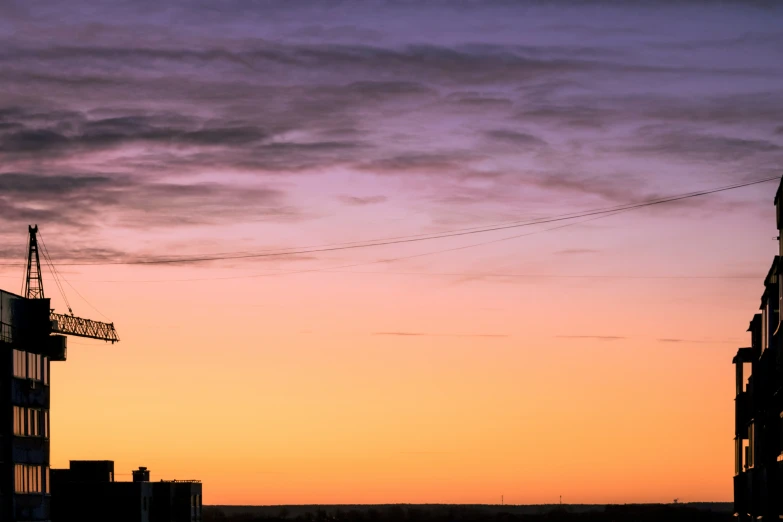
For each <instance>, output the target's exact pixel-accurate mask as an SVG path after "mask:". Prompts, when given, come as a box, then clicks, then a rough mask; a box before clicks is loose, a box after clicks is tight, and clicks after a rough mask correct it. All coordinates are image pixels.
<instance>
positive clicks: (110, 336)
mask: <svg viewBox="0 0 783 522" xmlns="http://www.w3.org/2000/svg"><path fill="white" fill-rule="evenodd" d="M28 232H29V235H30V237H29V240H28V243H27V245H28V246H27V270H26V277H25V284H24V297H26V298H27V299H44V289H43V278H42V277H41V258H40V256H39V253H38V252H39V250H38V236H37V235H38V225H30V226H29V227H28ZM50 263H51V260H50ZM52 270H54V269H53V268H52ZM49 320H50V322H51V325H52V333H58V334H64V335H73V336H76V337H87V338H90V339H99V340H101V341H106V342H110V343H112V344H114V343H116V342H118V341H119V340H120V337H119V335H118V334H117V330H115V329H114V323H102V322H100V321H93V320H92V319H83V318H81V317H76V316H74V315H73V313H71V314H70V315H66V314H56V313H54V310H51V311H50V312H49Z"/></svg>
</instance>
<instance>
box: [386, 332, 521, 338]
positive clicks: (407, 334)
mask: <svg viewBox="0 0 783 522" xmlns="http://www.w3.org/2000/svg"><path fill="white" fill-rule="evenodd" d="M372 335H380V336H391V337H478V338H482V337H486V338H503V337H508V335H507V334H460V333H432V332H373V334H372Z"/></svg>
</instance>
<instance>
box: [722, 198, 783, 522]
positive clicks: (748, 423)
mask: <svg viewBox="0 0 783 522" xmlns="http://www.w3.org/2000/svg"><path fill="white" fill-rule="evenodd" d="M775 207H776V210H777V228H778V242H779V254H780V255H778V256H776V257H775V259H774V261H773V263H772V267H771V268H770V269H769V272H768V273H767V277H766V279H765V280H764V293H763V294H762V296H761V307H760V309H761V313H758V314H756V315H754V316H753V319H752V320H751V322H750V327H749V328H748V331H749V332H750V333H751V345H750V346H749V347H746V348H740V349H739V350H738V351H737V355H736V356H735V357H734V360H733V362H734V364H735V366H736V368H735V371H736V398H735V426H734V514H735V516H736V517H737V518H738V519H739V520H740V521H744V520H780V519H782V518H783V480H782V479H783V348H781V342H782V340H783V331H781V315H780V309H781V308H780V305H781V301H783V282H782V281H781V268H782V267H781V259H783V257H781V256H783V240H781V238H780V235H781V231H783V215H782V212H783V208H782V207H783V182H781V185H780V187H779V188H778V191H777V194H776V196H775Z"/></svg>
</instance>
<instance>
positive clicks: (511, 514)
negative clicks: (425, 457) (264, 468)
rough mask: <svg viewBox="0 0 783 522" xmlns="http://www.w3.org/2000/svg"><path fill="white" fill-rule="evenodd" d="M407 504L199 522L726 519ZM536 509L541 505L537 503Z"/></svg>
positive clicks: (678, 513)
mask: <svg viewBox="0 0 783 522" xmlns="http://www.w3.org/2000/svg"><path fill="white" fill-rule="evenodd" d="M489 508H490V506H413V505H411V506H406V505H391V506H378V507H371V508H366V507H365V508H358V506H357V508H356V509H351V508H348V509H343V508H336V507H332V506H324V507H323V508H318V507H315V506H313V507H312V508H311V509H310V510H302V509H301V508H299V509H297V508H294V507H293V506H292V507H291V508H288V507H280V508H272V507H264V508H253V507H248V508H238V507H233V506H232V507H210V506H205V507H204V510H203V514H202V521H203V522H217V521H221V522H256V521H259V522H260V521H263V522H560V521H563V522H570V521H578V522H661V521H666V522H730V521H733V520H734V517H733V516H732V513H731V512H730V511H728V510H727V509H726V504H714V505H711V504H698V505H696V504H694V505H687V504H679V505H676V504H633V505H622V506H611V505H610V506H598V507H592V508H590V507H588V506H578V507H577V506H574V507H573V508H571V507H570V506H562V507H560V506H552V507H547V508H546V509H539V510H538V512H520V511H529V510H526V509H525V506H518V507H517V506H507V507H506V508H505V509H504V508H503V507H501V506H492V509H489ZM539 508H540V507H539Z"/></svg>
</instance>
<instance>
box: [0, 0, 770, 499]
mask: <svg viewBox="0 0 783 522" xmlns="http://www.w3.org/2000/svg"><path fill="white" fill-rule="evenodd" d="M630 4H633V5H630ZM770 4H773V2H768V3H767V2H756V3H753V2H740V1H737V2H733V1H726V2H708V1H685V2H675V1H652V0H650V1H640V2H619V1H617V2H613V1H605V2H599V1H590V0H585V1H576V0H574V1H557V2H529V3H523V2H512V1H503V0H487V1H468V0H454V1H448V2H447V1H445V0H443V1H413V0H407V1H406V0H385V1H382V0H364V1H358V0H355V1H351V0H347V1H341V2H337V1H324V2H304V1H283V0H269V1H261V0H259V1H255V2H253V1H238V0H227V1H221V2H207V1H203V2H197V1H189V2H186V1H184V0H181V1H169V2H151V1H149V2H148V1H140V0H133V1H128V2H112V3H109V2H106V3H104V2H80V1H79V0H73V1H69V2H54V1H49V2H45V1H35V0H33V1H27V2H19V3H18V4H16V5H15V4H14V3H13V2H11V3H9V2H0V224H1V225H2V226H1V227H0V240H1V242H0V257H2V259H0V263H2V266H0V278H1V279H0V287H2V288H4V289H6V290H9V291H13V292H19V291H20V288H21V283H22V267H21V262H22V260H23V259H24V255H25V241H26V233H27V225H28V224H30V223H37V224H38V225H39V227H40V229H41V232H42V235H43V240H44V241H45V244H46V246H47V247H48V250H49V252H50V254H51V257H52V258H53V259H54V260H55V261H56V262H58V264H59V267H60V271H61V273H62V274H63V275H64V277H65V279H66V280H67V281H68V283H66V284H65V285H64V286H65V290H66V295H67V297H68V300H69V301H70V304H71V306H72V308H73V311H74V313H75V314H76V315H79V316H83V317H90V318H93V319H97V320H103V321H113V322H114V323H115V325H116V326H117V329H118V331H119V334H120V336H121V338H122V342H121V343H120V344H117V345H113V346H112V345H108V344H104V343H101V342H99V341H90V340H84V339H78V338H71V339H69V342H68V347H69V350H68V361H67V362H65V363H57V364H56V365H54V364H53V369H52V414H51V418H52V463H53V466H54V467H65V466H67V463H68V460H71V459H113V460H115V461H116V469H117V473H118V474H119V476H118V478H119V479H125V480H130V471H131V469H133V468H136V467H138V466H140V465H141V466H147V467H149V468H150V469H151V470H152V479H153V480H157V479H161V478H165V479H174V478H177V479H190V478H198V479H201V480H203V482H204V503H205V504H293V503H387V502H410V503H423V502H428V503H430V502H432V503H435V502H443V503H499V502H500V499H501V495H503V496H504V498H505V502H506V503H552V502H557V501H558V497H559V496H560V495H562V496H563V502H564V503H565V502H568V503H606V502H616V503H623V502H670V501H671V500H672V499H674V498H679V499H680V500H681V501H730V500H731V497H732V474H733V442H732V438H733V415H734V403H733V398H734V396H733V394H734V373H733V368H732V365H731V358H732V356H733V355H734V353H735V352H736V349H737V348H738V347H739V346H746V345H748V343H749V338H748V334H746V333H745V330H746V328H747V326H748V322H749V320H750V319H751V317H752V315H753V314H754V313H755V312H756V310H757V309H758V305H759V298H760V296H761V293H762V290H763V286H762V283H763V277H764V275H765V274H766V273H767V270H768V269H769V267H770V264H771V262H772V258H773V256H774V255H775V253H776V251H777V246H776V242H775V240H774V238H775V236H776V235H777V231H776V230H775V216H774V206H773V204H772V200H773V197H774V193H775V189H776V183H765V184H760V185H756V186H751V187H747V188H742V189H738V190H733V191H730V192H723V193H720V194H715V195H709V196H703V197H699V198H693V199H688V200H684V201H681V202H677V203H673V204H667V205H656V206H653V207H649V208H645V209H641V210H637V211H633V212H626V213H622V214H618V215H611V216H603V217H602V218H601V219H595V218H590V220H589V221H587V220H585V219H578V220H574V221H568V222H558V223H550V224H545V225H539V226H535V227H524V228H513V229H503V230H498V231H494V232H487V233H478V234H471V235H463V236H455V237H450V238H444V239H432V240H427V241H417V242H411V243H396V244H391V245H386V246H379V247H371V248H360V249H347V250H332V251H326V252H311V253H299V254H295V255H288V256H265V257H250V258H241V259H227V260H219V261H210V262H201V263H184V262H183V263H169V264H154V265H146V264H143V263H142V264H140V262H143V261H149V260H160V259H171V258H172V257H176V256H193V255H196V256H200V255H201V254H215V253H240V252H241V253H258V252H267V253H268V252H280V251H281V250H285V249H293V250H311V249H312V248H310V247H316V246H320V245H334V244H342V243H348V242H357V241H365V240H374V239H381V238H390V237H402V236H404V237H408V236H413V235H418V234H430V233H438V232H448V231H454V230H463V229H469V228H474V227H482V226H488V225H494V224H502V223H508V222H519V221H525V220H535V219H543V218H547V217H552V216H560V215H563V214H570V213H578V212H583V211H589V210H593V209H601V208H609V207H614V206H617V205H622V204H626V203H634V202H639V201H645V200H649V199H654V198H659V197H665V196H668V195H674V194H680V193H685V192H691V191H696V190H702V189H712V188H717V187H722V186H726V185H731V184H734V183H741V182H745V181H752V180H757V179H763V178H769V177H772V176H780V175H781V174H783V169H782V168H781V167H782V166H783V65H781V64H783V6H780V4H779V3H776V4H777V6H778V7H764V6H765V5H767V6H768V5H770ZM565 224H569V226H567V227H562V225H565ZM302 247H305V248H302ZM228 257H236V256H228ZM44 277H45V280H44V286H45V290H46V293H47V297H51V298H52V303H53V305H54V307H55V309H56V311H58V312H61V313H62V312H66V311H67V308H66V305H65V301H64V300H63V298H62V297H61V296H60V295H59V293H58V292H57V288H56V286H55V284H54V280H53V278H52V276H51V275H50V274H49V273H48V272H46V273H45V274H44Z"/></svg>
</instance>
